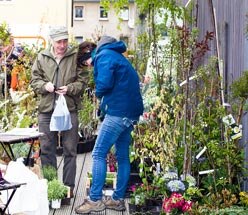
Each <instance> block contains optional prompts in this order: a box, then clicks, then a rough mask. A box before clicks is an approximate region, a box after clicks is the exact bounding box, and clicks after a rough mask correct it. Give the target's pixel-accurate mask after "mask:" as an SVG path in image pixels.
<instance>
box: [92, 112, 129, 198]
mask: <svg viewBox="0 0 248 215" xmlns="http://www.w3.org/2000/svg"><path fill="white" fill-rule="evenodd" d="M132 130H133V125H132V121H131V120H129V119H127V118H124V119H123V118H121V117H116V116H110V115H106V116H105V118H104V120H103V122H102V125H101V128H100V130H99V133H98V137H97V139H96V144H95V147H94V149H93V152H92V158H93V166H92V185H91V189H90V199H91V200H93V201H97V200H99V199H102V189H103V186H104V184H105V179H106V171H107V154H108V152H109V151H110V149H111V147H112V146H113V145H115V152H116V159H117V165H118V170H117V184H116V189H115V191H114V193H113V199H115V200H117V199H123V198H124V196H125V192H126V189H127V186H128V180H129V176H130V160H129V145H130V143H131V132H132Z"/></svg>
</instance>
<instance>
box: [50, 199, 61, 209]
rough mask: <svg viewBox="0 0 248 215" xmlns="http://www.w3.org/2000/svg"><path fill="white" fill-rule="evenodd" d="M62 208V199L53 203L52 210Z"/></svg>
mask: <svg viewBox="0 0 248 215" xmlns="http://www.w3.org/2000/svg"><path fill="white" fill-rule="evenodd" d="M60 207H61V199H55V200H52V201H51V208H53V209H58V208H60Z"/></svg>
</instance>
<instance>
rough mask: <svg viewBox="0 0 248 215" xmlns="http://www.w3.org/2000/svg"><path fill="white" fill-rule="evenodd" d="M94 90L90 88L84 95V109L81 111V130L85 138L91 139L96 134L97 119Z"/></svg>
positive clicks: (79, 114)
mask: <svg viewBox="0 0 248 215" xmlns="http://www.w3.org/2000/svg"><path fill="white" fill-rule="evenodd" d="M93 97H94V96H93V95H92V90H91V89H90V88H88V89H87V90H85V91H84V93H83V97H82V109H81V110H80V111H79V113H78V116H79V130H80V132H81V134H82V136H83V139H85V140H90V139H92V138H93V137H94V136H95V132H96V128H97V119H96V116H95V104H94V98H93Z"/></svg>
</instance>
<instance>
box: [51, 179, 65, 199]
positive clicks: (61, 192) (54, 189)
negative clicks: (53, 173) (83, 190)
mask: <svg viewBox="0 0 248 215" xmlns="http://www.w3.org/2000/svg"><path fill="white" fill-rule="evenodd" d="M47 191H48V200H50V201H51V200H56V199H63V198H64V197H65V196H66V194H67V191H68V188H67V187H66V186H65V185H64V184H63V183H62V182H61V181H59V180H58V179H53V180H52V181H49V182H48V189H47Z"/></svg>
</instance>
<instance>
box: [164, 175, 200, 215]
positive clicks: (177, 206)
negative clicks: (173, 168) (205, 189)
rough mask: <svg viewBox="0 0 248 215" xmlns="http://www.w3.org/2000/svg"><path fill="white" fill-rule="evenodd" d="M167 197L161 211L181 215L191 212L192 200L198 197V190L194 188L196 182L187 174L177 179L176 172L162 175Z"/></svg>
mask: <svg viewBox="0 0 248 215" xmlns="http://www.w3.org/2000/svg"><path fill="white" fill-rule="evenodd" d="M164 180H165V182H166V185H167V190H168V196H167V197H165V198H164V200H163V205H162V209H163V212H165V213H171V214H181V213H184V212H188V211H190V210H191V208H192V205H193V201H192V198H193V197H195V196H200V195H201V193H200V190H199V189H198V188H197V187H196V180H195V178H194V177H193V176H191V175H189V174H187V175H186V176H184V175H181V176H180V178H178V175H177V173H176V172H168V173H166V174H164Z"/></svg>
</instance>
